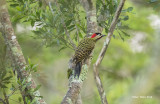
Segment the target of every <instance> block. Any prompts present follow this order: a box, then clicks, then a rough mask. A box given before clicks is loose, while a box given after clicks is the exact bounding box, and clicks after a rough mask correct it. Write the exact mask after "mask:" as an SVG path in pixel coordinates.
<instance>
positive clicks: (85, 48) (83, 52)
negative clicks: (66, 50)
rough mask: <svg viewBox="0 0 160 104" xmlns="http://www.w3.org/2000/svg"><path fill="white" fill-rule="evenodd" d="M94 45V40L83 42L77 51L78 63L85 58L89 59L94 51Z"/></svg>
mask: <svg viewBox="0 0 160 104" xmlns="http://www.w3.org/2000/svg"><path fill="white" fill-rule="evenodd" d="M94 45H95V43H94V41H92V40H89V39H84V40H82V41H81V42H80V43H79V45H78V47H77V49H76V51H75V58H76V61H77V62H80V61H82V60H83V59H84V58H87V57H88V56H89V55H90V54H91V52H92V50H93V49H94Z"/></svg>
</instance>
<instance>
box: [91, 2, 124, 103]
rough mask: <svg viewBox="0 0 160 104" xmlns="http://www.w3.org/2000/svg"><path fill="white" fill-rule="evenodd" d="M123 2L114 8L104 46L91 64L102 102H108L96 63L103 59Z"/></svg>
mask: <svg viewBox="0 0 160 104" xmlns="http://www.w3.org/2000/svg"><path fill="white" fill-rule="evenodd" d="M124 3H125V0H121V2H120V3H119V6H118V8H117V10H116V13H115V15H114V18H113V21H112V23H111V26H110V28H109V32H108V36H107V38H106V40H105V42H104V46H103V48H102V49H101V52H100V54H99V57H98V59H97V61H96V63H95V64H94V66H93V67H94V78H95V81H96V85H97V88H98V92H99V94H100V96H101V102H102V104H108V102H107V99H106V94H105V92H104V88H103V85H102V82H101V79H100V77H99V72H98V65H99V64H100V63H101V61H102V59H103V57H104V55H105V53H106V50H107V48H108V45H109V43H110V40H111V38H112V35H113V32H114V29H115V27H116V23H117V21H118V18H119V15H120V13H121V11H122V8H123V5H124Z"/></svg>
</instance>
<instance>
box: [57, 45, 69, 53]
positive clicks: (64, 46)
mask: <svg viewBox="0 0 160 104" xmlns="http://www.w3.org/2000/svg"><path fill="white" fill-rule="evenodd" d="M65 48H67V47H66V46H63V47H61V48H60V49H59V50H58V51H59V52H60V51H62V50H63V49H65Z"/></svg>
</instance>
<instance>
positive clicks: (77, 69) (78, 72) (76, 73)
mask: <svg viewBox="0 0 160 104" xmlns="http://www.w3.org/2000/svg"><path fill="white" fill-rule="evenodd" d="M80 73H81V62H78V63H77V64H76V67H75V70H74V77H76V76H78V78H79V75H80Z"/></svg>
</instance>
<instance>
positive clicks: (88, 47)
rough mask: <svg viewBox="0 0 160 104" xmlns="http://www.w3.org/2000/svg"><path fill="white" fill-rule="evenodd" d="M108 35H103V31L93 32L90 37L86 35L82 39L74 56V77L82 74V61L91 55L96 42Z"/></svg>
mask: <svg viewBox="0 0 160 104" xmlns="http://www.w3.org/2000/svg"><path fill="white" fill-rule="evenodd" d="M104 36H106V35H102V34H101V33H93V34H92V35H91V36H89V37H85V38H84V39H82V40H81V41H80V42H79V43H78V46H77V48H76V50H75V54H74V56H73V61H74V62H75V68H74V73H73V74H74V77H76V76H78V78H79V76H80V73H81V66H82V61H83V60H84V59H86V58H88V57H89V55H90V54H91V53H92V51H93V49H94V47H95V44H96V42H97V41H98V40H99V39H101V38H102V37H104Z"/></svg>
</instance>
